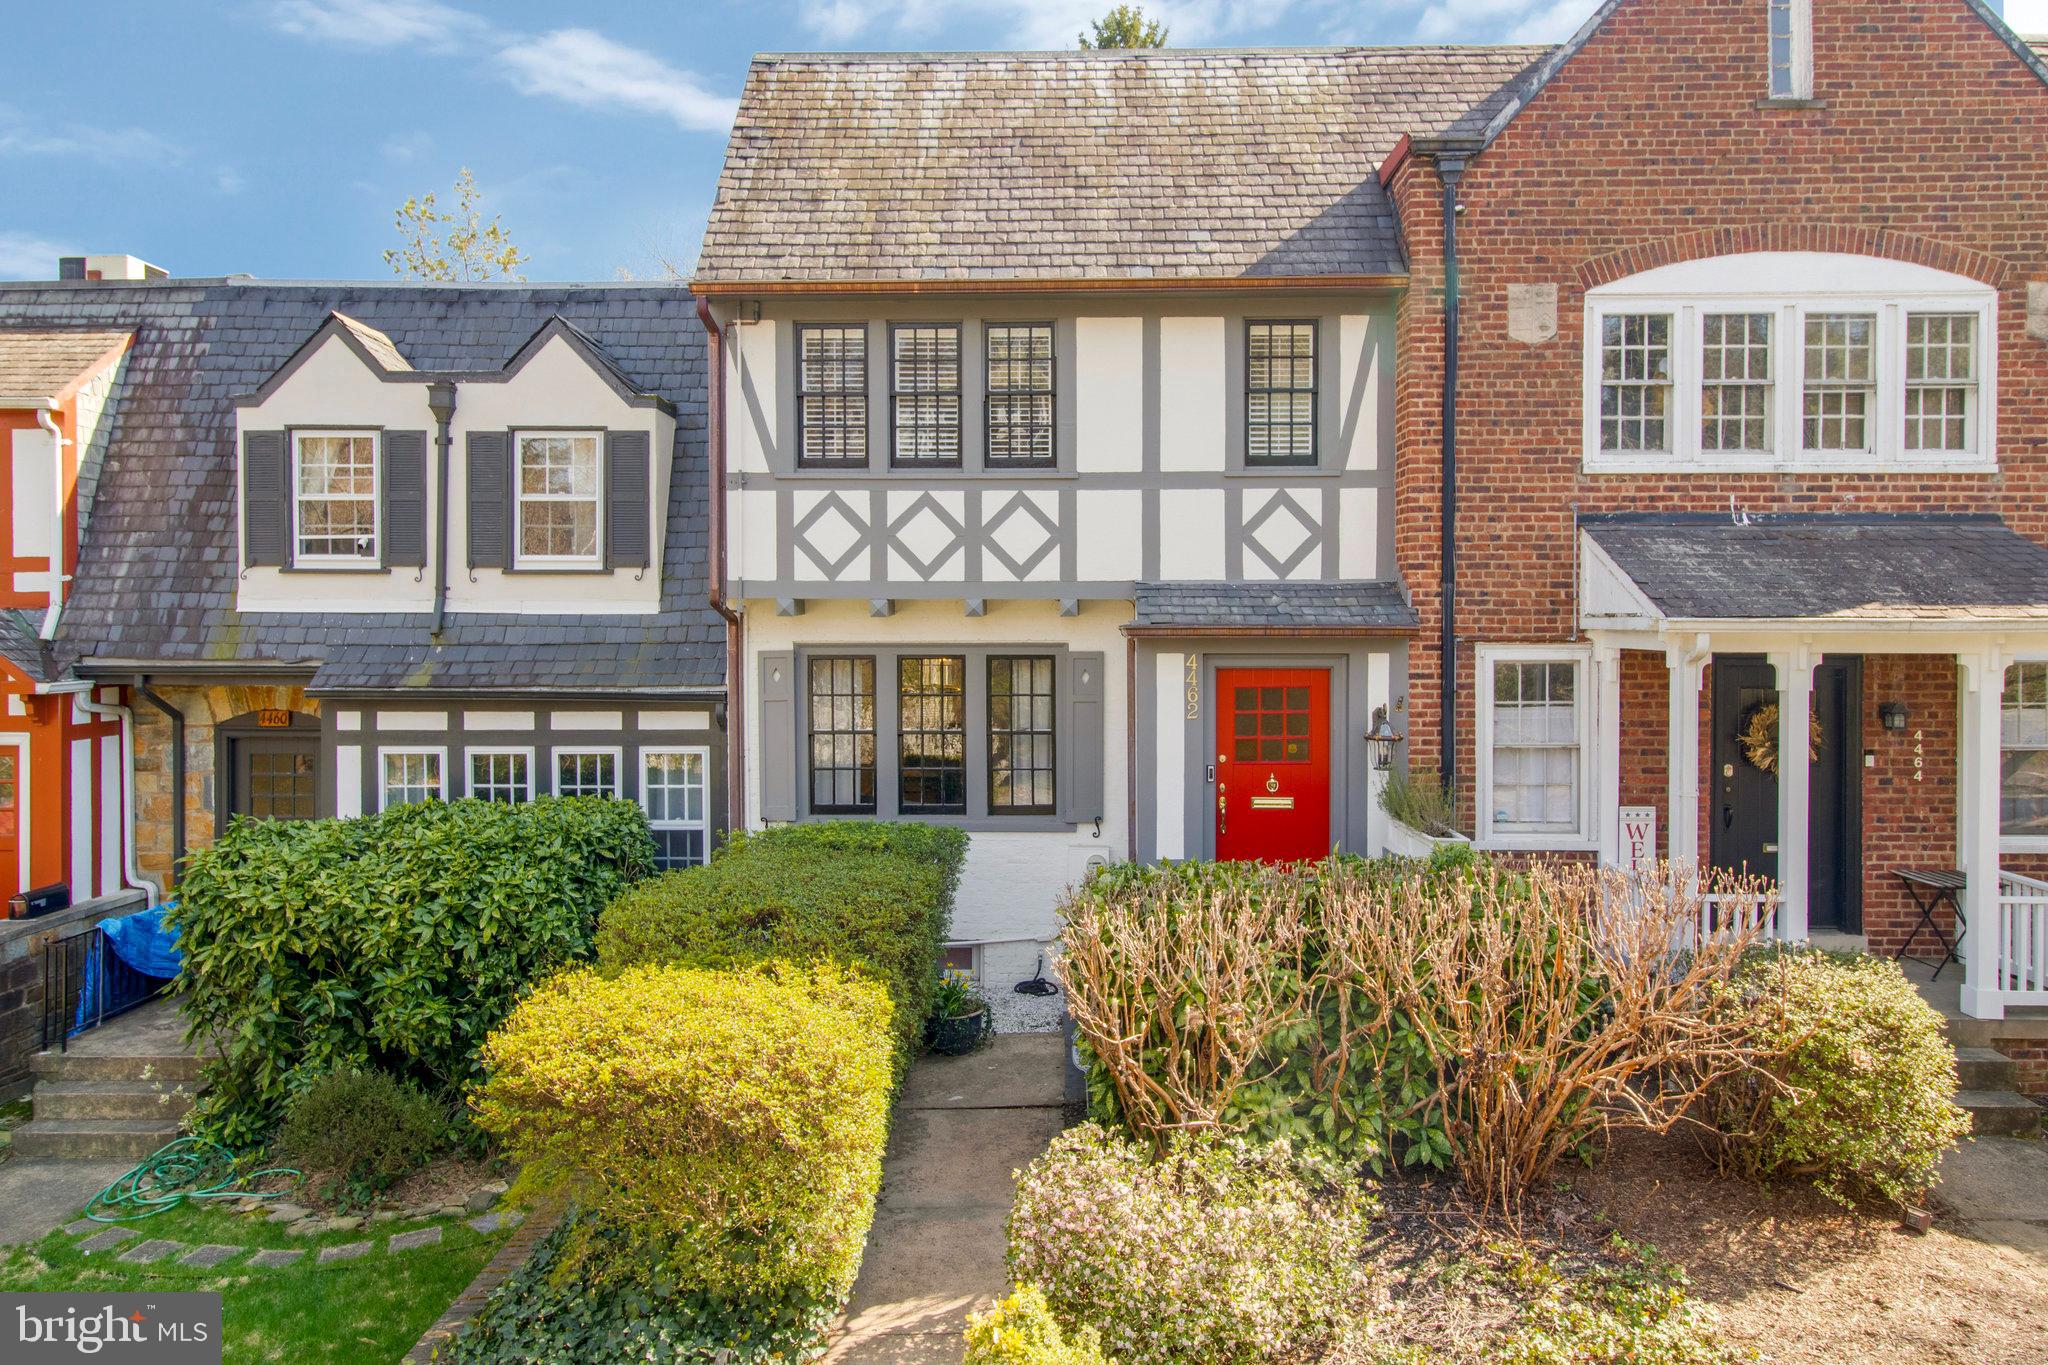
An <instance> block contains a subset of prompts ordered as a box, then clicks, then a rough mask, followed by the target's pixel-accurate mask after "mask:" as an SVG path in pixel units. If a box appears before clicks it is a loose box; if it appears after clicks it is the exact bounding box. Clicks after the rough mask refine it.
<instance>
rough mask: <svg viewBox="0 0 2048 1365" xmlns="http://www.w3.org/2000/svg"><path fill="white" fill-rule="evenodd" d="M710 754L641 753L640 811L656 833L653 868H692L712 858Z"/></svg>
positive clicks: (697, 750)
mask: <svg viewBox="0 0 2048 1365" xmlns="http://www.w3.org/2000/svg"><path fill="white" fill-rule="evenodd" d="M710 766H711V751H710V750H709V749H706V748H702V747H697V748H683V749H666V748H662V749H642V750H641V751H640V805H641V808H642V809H644V810H645V811H646V812H647V827H648V828H649V829H650V830H652V831H653V833H654V865H655V866H656V867H658V868H660V869H661V870H663V871H667V870H668V869H670V868H676V867H696V866H698V865H699V864H702V863H704V862H706V861H708V860H709V859H710V856H711V820H710V804H711V803H710V781H709V778H708V774H709V772H710Z"/></svg>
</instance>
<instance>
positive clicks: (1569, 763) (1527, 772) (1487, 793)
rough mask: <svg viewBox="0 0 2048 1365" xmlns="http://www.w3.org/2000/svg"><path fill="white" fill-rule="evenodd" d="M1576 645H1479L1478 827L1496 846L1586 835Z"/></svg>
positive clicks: (1555, 843)
mask: <svg viewBox="0 0 2048 1365" xmlns="http://www.w3.org/2000/svg"><path fill="white" fill-rule="evenodd" d="M1587 667H1588V665H1587V661H1586V656H1585V654H1584V652H1583V651H1578V650H1572V649H1558V648H1545V647H1530V648H1517V647H1507V646H1499V647H1493V646H1489V647H1484V648H1482V649H1481V650H1480V678H1479V686H1480V693H1479V698H1480V708H1479V737H1480V774H1479V800H1480V808H1479V811H1480V834H1481V839H1482V842H1484V843H1486V844H1489V845H1492V846H1495V847H1503V848H1514V847H1523V848H1555V847H1569V846H1573V845H1577V844H1581V843H1584V842H1586V841H1587V840H1588V839H1589V837H1590V833H1589V827H1590V823H1591V821H1590V818H1589V812H1588V804H1589V803H1588V795H1589V792H1588V769H1589V767H1590V750H1591V738H1592V726H1591V724H1590V720H1591V717H1590V714H1589V705H1588V703H1589V698H1588V690H1587V688H1586V686H1585V673H1586V670H1587Z"/></svg>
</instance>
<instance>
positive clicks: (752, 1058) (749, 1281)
mask: <svg viewBox="0 0 2048 1365" xmlns="http://www.w3.org/2000/svg"><path fill="white" fill-rule="evenodd" d="M889 1010H890V1005H889V1000H888V998H887V995H886V993H885V992H884V991H883V990H882V988H881V987H880V986H878V985H876V984H874V983H871V982H868V981H865V980H862V979H859V978H857V977H855V976H852V975H849V974H847V973H845V972H843V971H842V970H840V969H838V968H834V967H830V966H816V967H808V968H797V967H790V966H768V967H763V968H756V969H749V970H733V971H699V970H692V969H686V968H673V967H641V968H631V969H628V970H625V971H623V972H621V973H619V974H618V975H617V976H614V977H605V976H600V975H598V974H597V973H595V972H590V971H575V972H570V973H567V974H565V975H562V976H559V977H556V978H555V979H554V980H552V981H550V982H548V983H546V984H545V985H543V986H542V987H541V988H540V989H539V990H537V991H535V992H534V994H533V995H531V996H529V997H528V998H527V999H526V1000H524V1001H522V1002H521V1003H520V1005H519V1006H518V1008H517V1009H515V1010H514V1011H513V1013H512V1016H511V1018H510V1019H508V1020H507V1021H506V1022H505V1025H504V1027H502V1028H501V1029H499V1030H498V1032H496V1033H495V1034H493V1035H492V1036H491V1038H490V1040H489V1041H488V1042H487V1043H486V1044H485V1045H484V1064H485V1067H486V1069H487V1071H488V1073H489V1079H488V1080H487V1081H485V1082H484V1084H483V1085H482V1086H481V1087H480V1088H479V1090H478V1092H477V1096H476V1113H477V1122H478V1123H479V1125H480V1126H482V1127H483V1128H485V1129H486V1130H487V1131H489V1132H491V1133H494V1134H496V1135H497V1136H499V1137H500V1138H501V1139H503V1141H504V1142H505V1145H506V1147H507V1148H508V1149H509V1151H510V1152H511V1154H512V1155H513V1156H514V1157H515V1158H516V1159H518V1160H519V1161H521V1162H523V1163H524V1164H525V1171H524V1173H523V1174H522V1176H521V1182H522V1185H523V1186H524V1187H526V1188H529V1189H534V1190H539V1191H560V1192H563V1193H566V1194H568V1195H570V1196H572V1197H573V1198H574V1199H575V1200H576V1201H577V1202H578V1204H579V1205H580V1206H581V1207H582V1208H584V1209H585V1210H587V1211H589V1212H590V1213H591V1214H593V1215H594V1216H595V1217H596V1218H597V1219H598V1220H599V1221H600V1222H601V1223H603V1224H608V1225H611V1226H614V1227H620V1228H630V1229H633V1230H634V1232H635V1234H636V1235H639V1236H644V1237H646V1238H648V1239H650V1240H651V1241H653V1242H654V1243H655V1244H657V1245H659V1246H661V1247H662V1248H663V1253H662V1260H663V1261H664V1262H665V1266H664V1269H663V1274H664V1275H665V1276H666V1277H668V1278H671V1279H672V1280H674V1281H675V1282H677V1283H680V1284H683V1285H687V1286H691V1287H692V1288H693V1290H698V1291H701V1292H703V1293H706V1294H709V1295H711V1296H713V1297H714V1298H719V1299H730V1300H751V1301H764V1302H775V1303H783V1304H787V1303H789V1302H791V1300H792V1296H794V1298H795V1299H797V1300H801V1301H804V1302H806V1303H810V1304H814V1305H815V1304H836V1303H837V1301H838V1300H839V1299H840V1298H842V1297H843V1296H844V1295H845V1294H846V1293H847V1292H848V1291H849V1290H850V1289H851V1288H852V1286H853V1279H854V1275H855V1273H856V1271H858V1269H859V1267H860V1256H861V1247H862V1244H863V1242H864V1240H865V1238H866V1235H867V1230H868V1224H869V1222H870V1221H871V1219H872V1218H873V1211H874V1201H875V1194H876V1191H877V1189H878V1188H879V1186H880V1183H881V1161H882V1149H883V1147H884V1145H885V1143H886V1141H887V1137H888V1105H889V1091H890V1081H891V1070H890V1062H891V1057H890V1047H889V1041H888V1035H887V1023H888V1018H889Z"/></svg>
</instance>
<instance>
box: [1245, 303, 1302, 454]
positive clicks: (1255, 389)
mask: <svg viewBox="0 0 2048 1365" xmlns="http://www.w3.org/2000/svg"><path fill="white" fill-rule="evenodd" d="M1244 358H1245V402H1244V421H1245V447H1244V459H1245V464H1246V465H1248V466H1274V465H1279V466H1288V465H1313V464H1314V463H1315V462H1316V325H1315V323H1313V322H1250V323H1246V324H1245V352H1244Z"/></svg>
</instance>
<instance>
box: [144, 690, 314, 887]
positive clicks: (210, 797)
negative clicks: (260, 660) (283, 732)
mask: <svg viewBox="0 0 2048 1365" xmlns="http://www.w3.org/2000/svg"><path fill="white" fill-rule="evenodd" d="M154 691H155V692H156V694H157V695H158V696H160V697H162V698H163V699H164V700H165V701H167V702H169V703H170V704H171V705H172V706H175V707H177V708H178V709H179V710H180V711H183V712H184V713H185V790H184V792H183V793H182V795H181V794H179V793H175V792H173V791H172V785H171V784H172V779H171V753H170V749H171V723H170V719H169V718H168V717H166V716H165V715H164V714H163V713H162V712H161V711H158V710H157V709H156V708H155V707H153V706H151V705H150V704H149V703H148V702H146V701H144V700H142V699H141V698H140V697H137V698H135V699H134V706H133V709H134V712H135V842H136V860H137V861H138V862H139V863H141V865H142V870H143V871H144V872H147V873H148V874H149V875H150V876H152V877H158V878H163V879H166V881H165V884H166V885H169V881H170V872H171V859H172V854H173V851H172V848H171V810H172V802H173V801H175V800H182V801H183V802H184V806H185V843H186V846H187V847H188V848H203V847H205V846H207V845H209V844H211V843H212V842H213V835H214V821H215V813H216V812H217V811H218V810H219V804H218V800H217V796H218V789H217V788H216V786H215V785H214V784H215V773H214V753H215V749H216V745H215V742H214V727H215V726H216V725H218V724H220V723H221V722H222V721H227V720H233V719H234V718H235V717H237V716H242V715H247V714H248V713H249V712H251V711H261V710H286V711H298V712H302V713H303V714H305V715H309V716H318V715H319V714H320V703H319V702H317V701H315V700H313V699H311V698H309V697H307V696H306V693H305V690H304V689H303V688H298V687H279V686H258V687H243V686H226V685H211V686H205V687H174V686H168V685H167V686H160V687H157V688H155V689H154Z"/></svg>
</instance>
